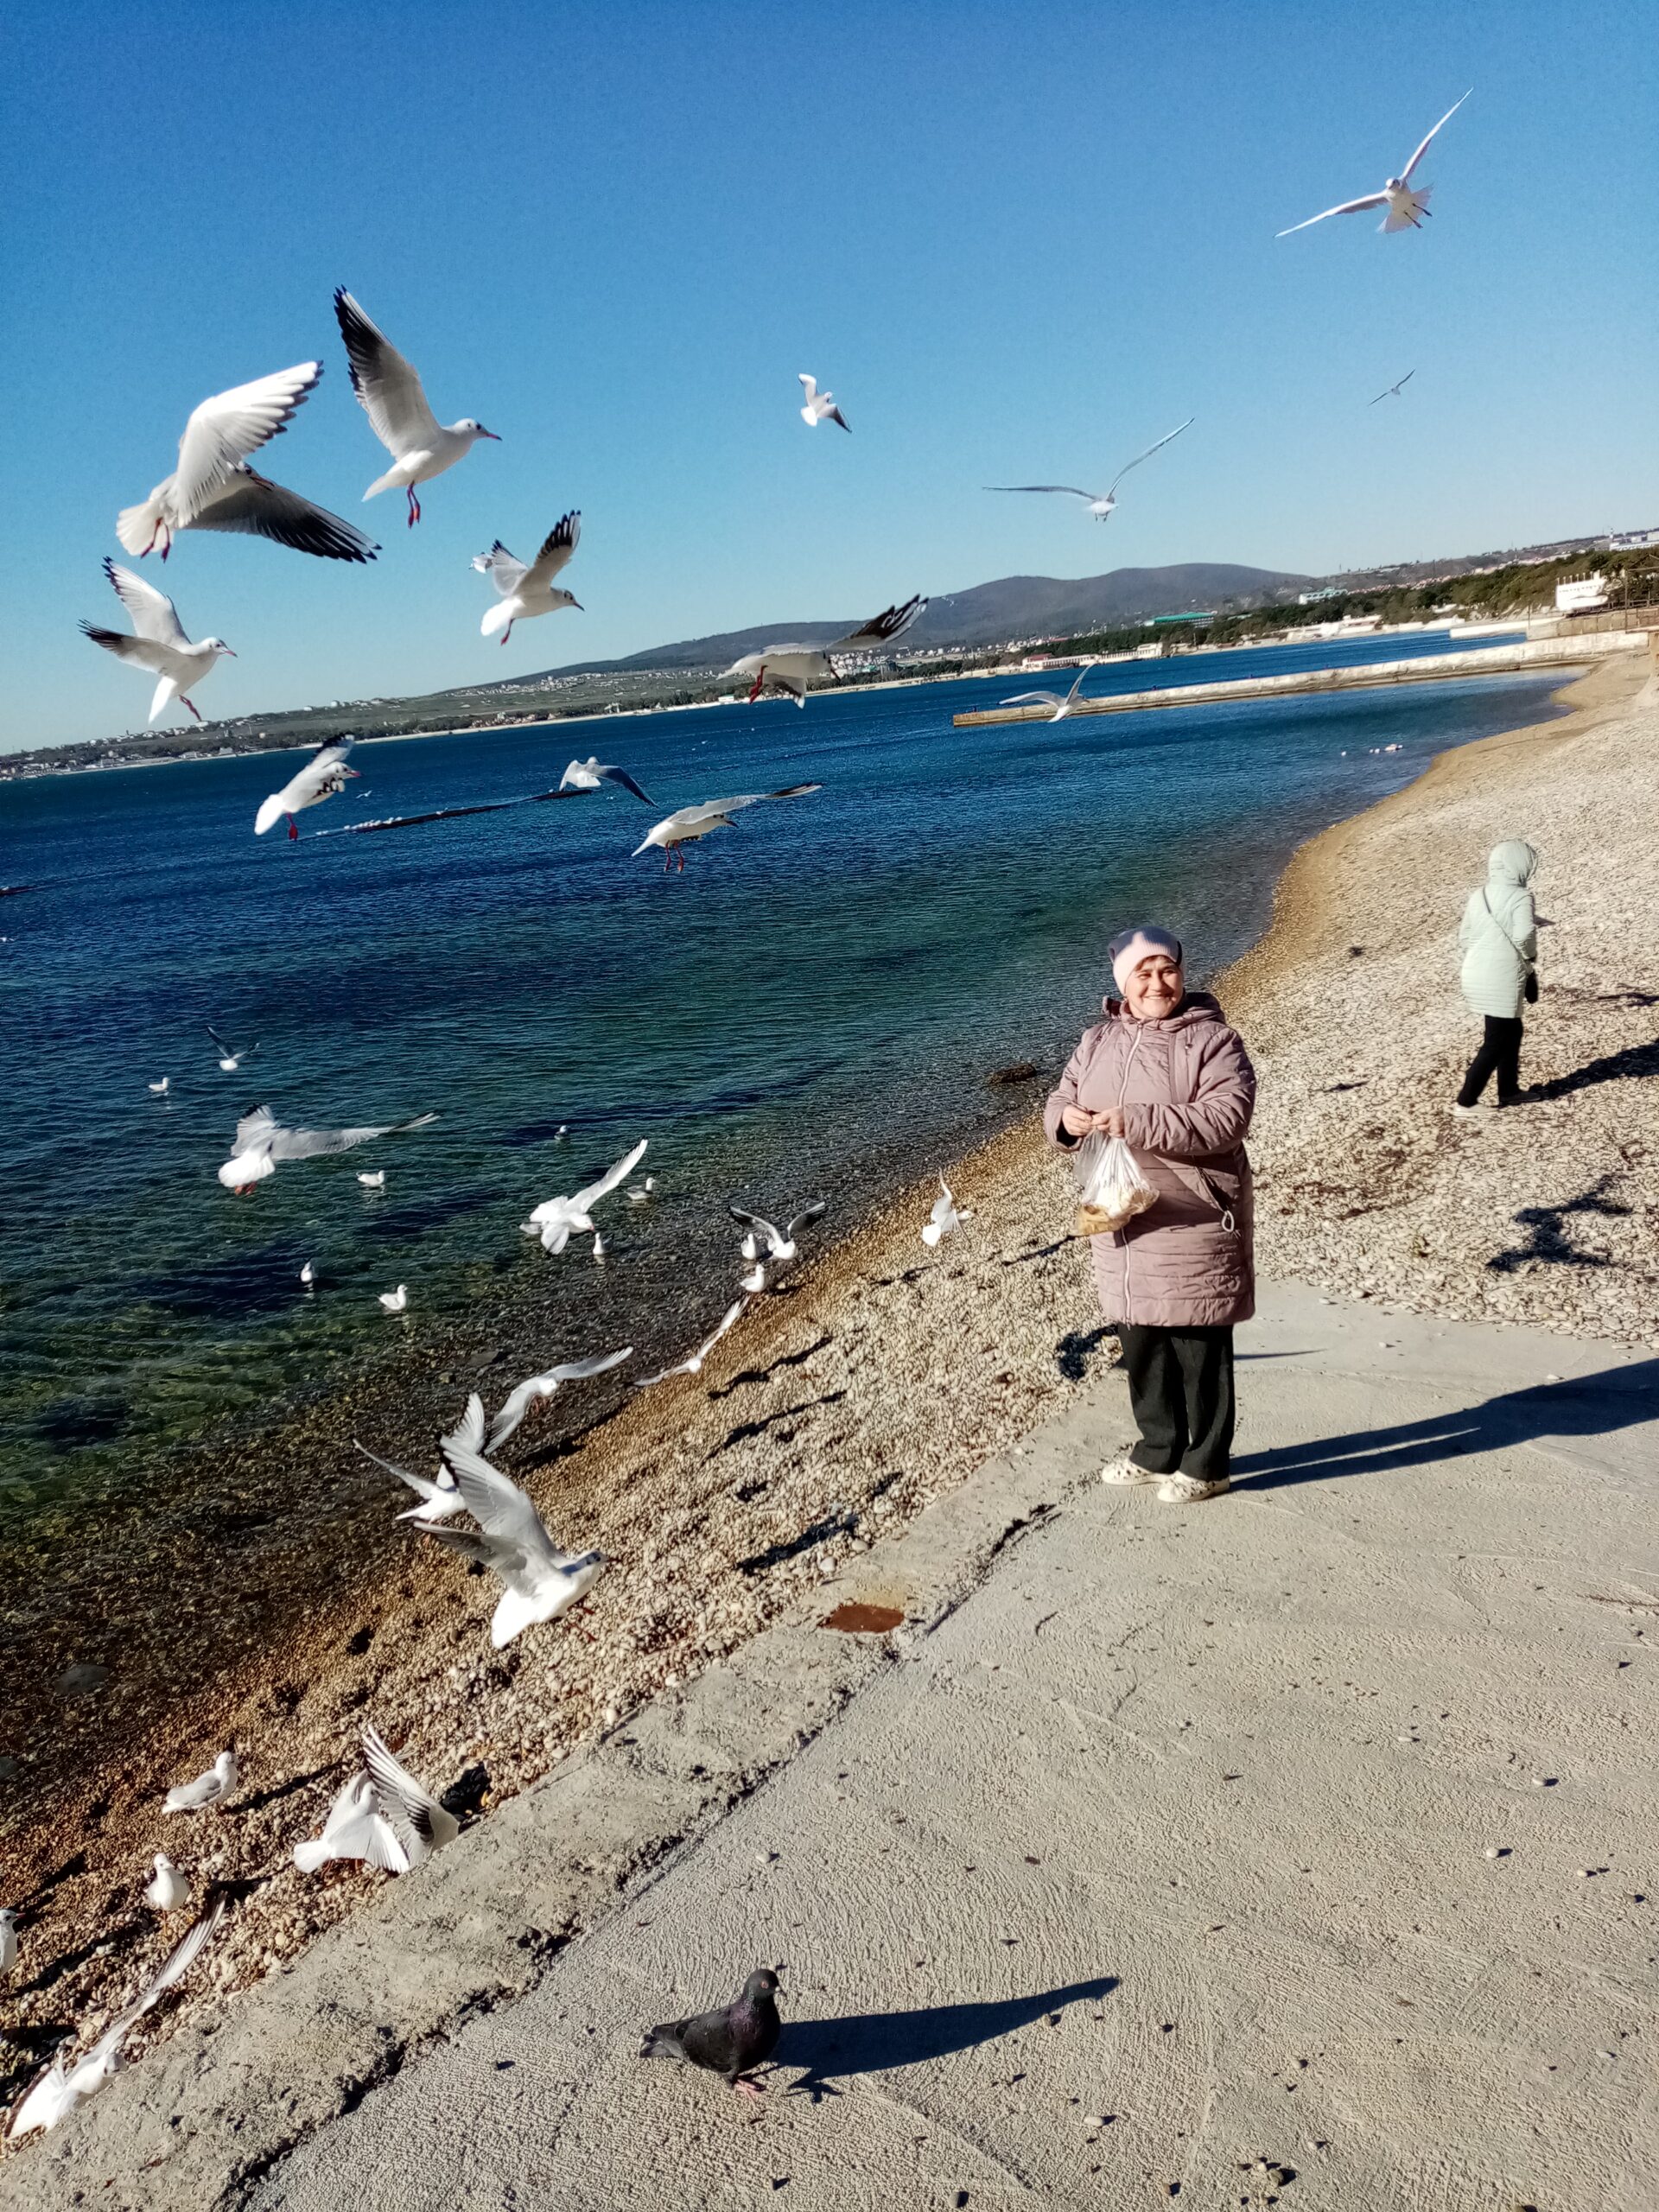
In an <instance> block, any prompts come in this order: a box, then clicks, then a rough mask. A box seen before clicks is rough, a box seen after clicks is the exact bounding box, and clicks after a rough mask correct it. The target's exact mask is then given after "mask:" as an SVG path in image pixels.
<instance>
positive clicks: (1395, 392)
mask: <svg viewBox="0 0 1659 2212" xmlns="http://www.w3.org/2000/svg"><path fill="white" fill-rule="evenodd" d="M1416 373H1417V372H1416V370H1415V369H1408V370H1407V371H1406V373H1405V374H1404V376H1402V378H1401V379H1400V381H1399V383H1398V384H1391V385H1389V388H1388V390H1387V391H1379V392H1378V393H1377V395H1376V399H1373V400H1370V402H1368V404H1369V405H1370V406H1372V407H1375V406H1376V402H1377V400H1378V399H1395V398H1397V397H1399V395H1400V394H1401V393H1402V391H1404V390H1405V388H1406V386H1407V385H1408V384H1409V383H1410V382H1411V380H1412V378H1413V377H1414V376H1415V375H1416Z"/></svg>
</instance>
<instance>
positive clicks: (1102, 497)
mask: <svg viewBox="0 0 1659 2212" xmlns="http://www.w3.org/2000/svg"><path fill="white" fill-rule="evenodd" d="M1197 421H1198V416H1196V415H1189V416H1187V418H1186V420H1185V423H1177V424H1176V426H1175V428H1174V429H1173V430H1171V431H1169V432H1168V433H1167V434H1166V435H1165V436H1163V437H1161V438H1160V439H1159V440H1158V442H1157V444H1156V445H1150V446H1148V447H1147V449H1146V451H1145V453H1138V454H1136V455H1135V459H1134V460H1133V461H1125V462H1124V464H1123V466H1122V468H1120V469H1119V470H1118V472H1117V474H1116V476H1114V477H1113V479H1112V480H1111V483H1110V484H1109V486H1108V487H1107V489H1106V490H1105V491H1103V492H1083V491H1079V490H1078V488H1077V486H1076V485H1075V484H988V485H987V486H985V489H986V490H987V491H988V492H1064V493H1067V494H1068V495H1069V496H1070V497H1071V499H1082V500H1083V501H1084V503H1085V504H1086V505H1087V506H1088V509H1089V512H1090V514H1091V515H1092V516H1093V517H1094V518H1095V520H1096V522H1104V521H1105V520H1106V518H1107V517H1108V516H1109V514H1110V513H1111V512H1112V509H1113V508H1114V507H1115V506H1116V505H1117V487H1118V486H1119V485H1120V484H1121V483H1122V481H1123V479H1124V478H1125V477H1126V476H1127V475H1128V473H1129V471H1130V470H1131V469H1132V468H1139V467H1140V466H1141V462H1142V461H1150V460H1151V458H1152V456H1153V454H1155V453H1157V452H1160V450H1161V449H1162V448H1164V447H1165V446H1166V445H1167V444H1168V443H1169V442H1170V440H1171V439H1172V438H1179V436H1180V435H1181V432H1182V431H1183V430H1190V429H1192V425H1193V424H1194V423H1196V422H1197Z"/></svg>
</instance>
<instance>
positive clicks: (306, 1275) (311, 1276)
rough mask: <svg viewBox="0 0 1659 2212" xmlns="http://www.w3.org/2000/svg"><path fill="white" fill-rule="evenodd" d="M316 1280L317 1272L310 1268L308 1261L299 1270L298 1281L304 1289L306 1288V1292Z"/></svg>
mask: <svg viewBox="0 0 1659 2212" xmlns="http://www.w3.org/2000/svg"><path fill="white" fill-rule="evenodd" d="M316 1279H317V1271H316V1269H315V1268H314V1267H313V1266H312V1264H311V1262H310V1261H309V1260H308V1261H307V1262H306V1263H305V1265H304V1266H303V1267H302V1268H301V1269H300V1281H302V1283H303V1284H304V1285H305V1287H306V1288H307V1289H308V1290H309V1289H310V1287H311V1286H312V1284H313V1283H315V1281H316Z"/></svg>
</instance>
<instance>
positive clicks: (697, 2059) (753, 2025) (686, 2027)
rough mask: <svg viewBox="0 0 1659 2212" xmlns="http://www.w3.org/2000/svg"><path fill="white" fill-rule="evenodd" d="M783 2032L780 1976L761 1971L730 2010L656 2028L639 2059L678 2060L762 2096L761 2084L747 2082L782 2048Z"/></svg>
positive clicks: (725, 2007) (723, 2007) (727, 2007)
mask: <svg viewBox="0 0 1659 2212" xmlns="http://www.w3.org/2000/svg"><path fill="white" fill-rule="evenodd" d="M782 2027H783V2023H782V2021H781V2020H780V2019H779V2017H778V1976H777V1974H775V1973H774V1972H773V1971H772V1968H771V1967H757V1968H756V1969H755V1971H754V1973H753V1974H751V1975H750V1976H749V1978H748V1980H747V1981H746V1982H745V1983H744V1985H743V1986H742V1988H741V1989H740V1990H739V1991H738V1993H737V1995H736V1996H735V1997H734V1999H732V2001H731V2003H730V2004H729V2005H721V2007H720V2008H719V2010H718V2011H716V2012H698V2013H696V2014H694V2015H693V2017H692V2018H690V2019H689V2020H670V2021H668V2022H666V2023H665V2024H664V2025H663V2026H662V2027H660V2028H652V2030H651V2031H650V2032H649V2033H648V2034H647V2036H646V2037H645V2042H644V2043H643V2044H641V2045H640V2047H639V2056H640V2057H641V2058H680V2059H683V2060H685V2061H686V2063H688V2064H690V2065H692V2066H701V2067H702V2069H703V2070H704V2071H705V2072H706V2073H709V2074H719V2075H723V2076H724V2078H725V2080H726V2082H727V2084H728V2087H729V2088H734V2089H735V2090H737V2091H738V2092H739V2093H740V2094H742V2095H745V2096H750V2097H758V2096H759V2095H760V2094H761V2092H760V2084H759V2083H758V2082H751V2081H749V2080H747V2078H746V2077H747V2075H748V2073H749V2070H750V2069H751V2068H752V2067H755V2066H760V2065H763V2064H764V2063H766V2060H767V2059H768V2058H770V2057H771V2056H772V2052H773V2051H774V2050H776V2049H777V2047H778V2037H779V2032H780V2031H781V2030H782Z"/></svg>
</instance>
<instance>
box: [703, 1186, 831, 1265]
mask: <svg viewBox="0 0 1659 2212" xmlns="http://www.w3.org/2000/svg"><path fill="white" fill-rule="evenodd" d="M726 1211H727V1212H728V1214H730V1216H731V1217H732V1219H733V1220H734V1221H737V1222H741V1224H743V1227H744V1228H745V1229H746V1230H747V1231H748V1234H747V1236H745V1237H744V1239H743V1256H744V1258H745V1259H746V1260H758V1259H760V1258H761V1257H762V1256H763V1255H762V1250H761V1248H762V1246H763V1245H764V1247H765V1248H766V1249H765V1253H764V1257H765V1258H766V1260H767V1261H768V1262H774V1263H776V1264H778V1265H779V1266H783V1267H787V1266H788V1264H789V1262H791V1260H792V1259H794V1258H795V1256H796V1255H797V1254H798V1251H799V1250H800V1246H799V1244H798V1243H797V1242H796V1239H797V1238H798V1236H799V1235H800V1233H801V1231H802V1230H804V1229H806V1228H809V1227H810V1225H811V1224H812V1223H813V1222H815V1221H822V1220H823V1217H824V1215H825V1214H826V1213H827V1212H828V1211H829V1200H828V1199H827V1198H814V1199H813V1201H812V1203H811V1205H810V1206H803V1207H802V1208H801V1211H799V1213H798V1214H797V1215H796V1216H795V1217H794V1218H793V1219H792V1220H791V1222H790V1224H789V1225H788V1226H787V1228H785V1229H779V1226H778V1224H777V1223H776V1222H775V1221H768V1220H767V1219H766V1216H765V1215H764V1214H760V1213H747V1212H746V1211H744V1209H743V1208H742V1207H741V1206H737V1205H728V1207H727V1209H726Z"/></svg>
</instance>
